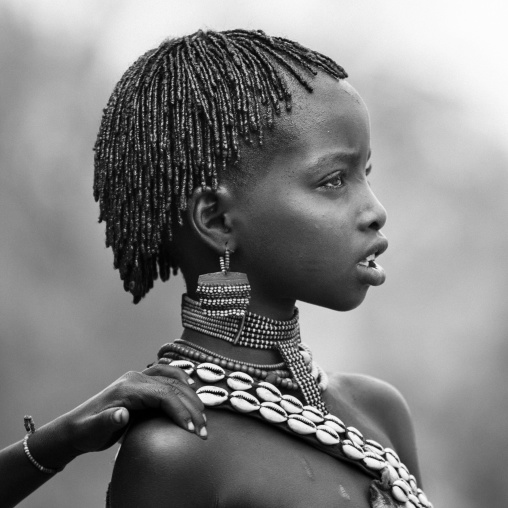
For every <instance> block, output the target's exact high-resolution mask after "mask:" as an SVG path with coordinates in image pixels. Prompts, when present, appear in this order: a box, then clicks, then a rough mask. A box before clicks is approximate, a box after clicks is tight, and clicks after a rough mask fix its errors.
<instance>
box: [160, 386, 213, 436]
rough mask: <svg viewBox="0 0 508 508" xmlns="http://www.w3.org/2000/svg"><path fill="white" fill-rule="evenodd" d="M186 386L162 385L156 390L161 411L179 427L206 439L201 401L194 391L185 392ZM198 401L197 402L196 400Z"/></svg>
mask: <svg viewBox="0 0 508 508" xmlns="http://www.w3.org/2000/svg"><path fill="white" fill-rule="evenodd" d="M183 388H185V385H180V386H179V385H177V384H176V383H175V384H173V385H166V384H164V385H162V384H161V385H160V386H159V388H158V389H156V391H157V394H156V396H157V397H159V402H160V408H161V410H162V411H163V412H164V413H165V414H166V415H167V416H168V417H169V418H171V419H172V420H173V421H174V422H175V423H176V424H177V425H179V426H180V427H182V428H184V429H187V430H188V431H189V432H193V433H196V434H197V435H199V436H201V437H205V438H206V429H205V431H204V433H203V430H202V429H203V426H204V418H203V412H202V410H201V401H200V400H199V398H198V396H197V395H196V393H195V392H194V391H193V390H189V391H188V392H185V391H184V389H183ZM196 399H197V400H196Z"/></svg>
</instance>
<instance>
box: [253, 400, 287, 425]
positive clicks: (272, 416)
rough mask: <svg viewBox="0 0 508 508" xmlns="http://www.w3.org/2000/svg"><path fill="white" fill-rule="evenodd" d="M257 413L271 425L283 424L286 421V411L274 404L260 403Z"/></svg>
mask: <svg viewBox="0 0 508 508" xmlns="http://www.w3.org/2000/svg"><path fill="white" fill-rule="evenodd" d="M259 412H260V413H261V416H262V417H263V418H264V419H265V420H268V421H269V422H272V423H283V422H285V421H286V420H287V419H288V415H287V413H286V411H284V409H282V408H281V407H280V406H278V405H277V404H275V402H261V407H260V408H259Z"/></svg>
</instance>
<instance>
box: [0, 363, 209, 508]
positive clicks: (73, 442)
mask: <svg viewBox="0 0 508 508" xmlns="http://www.w3.org/2000/svg"><path fill="white" fill-rule="evenodd" d="M148 409H160V410H162V411H163V413H165V415H166V416H169V417H170V418H171V419H172V420H173V421H174V422H175V423H176V424H177V425H179V426H180V427H182V428H184V429H186V430H188V431H190V432H196V433H197V434H199V435H200V437H202V438H203V439H206V436H207V434H206V427H205V420H204V415H203V409H204V406H203V404H202V403H201V401H200V400H199V398H198V397H197V395H196V393H195V392H194V390H193V389H192V388H191V387H190V386H189V377H188V376H187V375H186V374H185V373H184V372H183V371H182V370H181V369H178V368H174V367H169V366H167V365H155V366H153V367H150V368H149V369H146V370H145V371H143V372H142V373H141V372H128V373H127V374H124V375H123V376H122V377H120V378H119V379H117V380H116V381H115V382H114V383H112V384H111V385H110V386H108V387H107V388H105V389H104V390H103V391H101V392H100V393H99V394H97V395H95V396H94V397H92V398H91V399H89V400H87V401H86V402H84V403H83V404H81V405H80V406H78V407H77V408H75V409H73V410H72V411H70V412H69V413H66V414H65V415H62V416H60V417H58V418H57V419H55V420H53V421H52V422H50V423H48V424H46V425H44V426H43V427H41V428H40V429H38V430H37V431H36V432H35V434H33V435H31V436H30V438H29V440H28V446H29V450H30V453H31V454H32V456H33V457H34V459H35V460H36V461H37V462H38V463H39V464H41V465H43V466H44V467H46V468H50V469H60V468H63V467H64V466H65V465H67V464H68V463H69V462H71V461H72V460H73V459H74V458H76V457H77V456H78V455H81V454H83V453H87V452H92V451H99V450H105V449H106V448H109V447H110V446H112V445H113V444H114V443H115V442H116V441H118V439H119V438H120V437H121V435H122V434H123V432H124V430H125V427H126V425H127V423H128V421H129V418H130V412H132V411H142V410H148ZM52 476H53V475H49V474H46V473H43V472H41V471H39V470H38V469H37V468H36V467H35V466H34V465H33V464H32V463H31V462H30V461H29V460H28V458H27V456H26V455H25V452H24V450H23V445H22V441H19V442H17V443H15V444H13V445H11V446H8V447H7V448H5V449H3V450H1V451H0V478H1V481H0V500H1V502H0V505H1V506H2V508H10V507H12V506H15V505H16V504H17V503H19V502H20V501H22V500H23V499H24V498H25V497H27V496H28V495H30V494H31V493H32V492H33V491H34V490H36V489H37V488H39V487H40V486H41V485H42V484H44V483H45V482H47V481H48V480H49V479H51V478H52Z"/></svg>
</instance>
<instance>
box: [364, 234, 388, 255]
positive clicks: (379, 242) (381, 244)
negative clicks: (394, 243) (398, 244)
mask: <svg viewBox="0 0 508 508" xmlns="http://www.w3.org/2000/svg"><path fill="white" fill-rule="evenodd" d="M386 249H388V240H387V239H386V238H385V237H384V236H381V237H379V238H377V239H376V241H375V242H374V243H373V244H372V245H371V246H370V247H369V249H368V250H367V253H366V254H365V256H364V257H363V258H362V259H360V261H363V260H365V259H367V258H368V257H369V256H371V255H372V254H374V255H375V256H376V258H377V257H378V256H381V254H383V252H384V251H385V250H386Z"/></svg>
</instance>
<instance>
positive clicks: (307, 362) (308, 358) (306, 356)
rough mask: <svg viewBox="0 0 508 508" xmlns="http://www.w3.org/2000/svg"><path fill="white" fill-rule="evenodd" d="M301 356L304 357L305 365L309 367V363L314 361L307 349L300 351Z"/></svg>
mask: <svg viewBox="0 0 508 508" xmlns="http://www.w3.org/2000/svg"><path fill="white" fill-rule="evenodd" d="M300 354H301V355H302V358H303V363H305V365H309V363H310V362H311V360H312V358H311V357H310V354H309V352H308V351H305V349H301V350H300Z"/></svg>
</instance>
